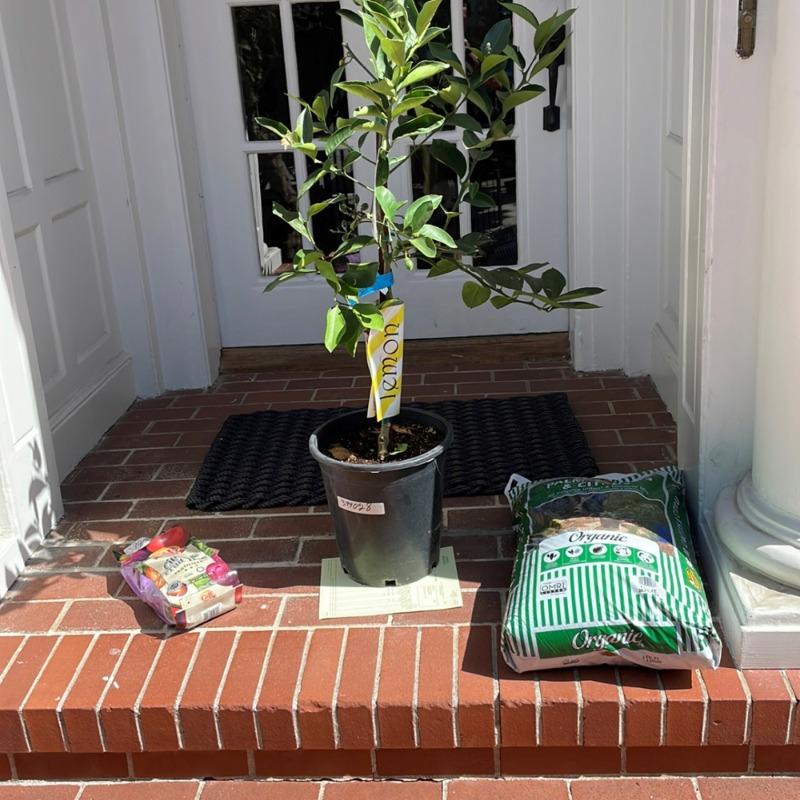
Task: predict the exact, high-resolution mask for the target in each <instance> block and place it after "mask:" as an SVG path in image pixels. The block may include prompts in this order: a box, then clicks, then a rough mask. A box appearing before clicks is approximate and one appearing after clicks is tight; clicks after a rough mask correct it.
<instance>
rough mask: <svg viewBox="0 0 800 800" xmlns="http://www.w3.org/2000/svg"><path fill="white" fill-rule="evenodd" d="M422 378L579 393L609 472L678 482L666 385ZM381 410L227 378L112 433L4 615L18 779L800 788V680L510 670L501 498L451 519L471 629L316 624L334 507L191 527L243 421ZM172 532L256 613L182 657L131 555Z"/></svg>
mask: <svg viewBox="0 0 800 800" xmlns="http://www.w3.org/2000/svg"><path fill="white" fill-rule="evenodd" d="M487 360H488V359H487ZM410 366H411V367H412V368H415V369H417V370H418V371H416V372H412V373H410V374H408V375H407V381H408V387H409V388H408V397H409V399H426V400H429V399H435V398H441V397H448V396H456V397H474V396H485V395H502V394H519V393H523V392H531V393H540V392H550V391H566V392H568V394H569V396H570V400H571V403H572V406H573V409H574V410H575V412H576V414H577V416H578V417H579V419H580V421H581V424H582V426H583V428H584V430H585V431H586V434H587V436H588V438H589V440H590V443H591V445H592V448H593V451H594V454H595V457H596V459H597V461H598V462H599V465H600V468H601V469H602V470H607V471H608V470H614V471H629V470H634V469H641V468H645V467H650V466H657V465H661V464H665V463H670V462H672V461H673V460H674V446H675V429H674V427H673V423H672V420H671V418H670V416H669V415H668V414H667V413H666V411H665V409H664V406H663V403H662V402H661V400H660V399H659V397H658V395H657V393H656V392H655V390H654V388H653V386H652V384H651V382H650V381H649V380H648V379H646V378H626V377H624V376H621V375H617V374H607V375H588V376H585V375H577V374H575V373H574V372H573V371H572V369H571V368H570V367H569V365H568V363H567V362H566V361H564V360H563V359H553V360H550V361H547V362H542V361H538V360H533V361H530V360H526V359H525V358H517V359H516V360H514V361H508V362H506V363H504V364H503V366H502V368H498V367H497V365H496V360H494V361H493V362H492V363H480V361H476V360H475V359H472V360H471V359H469V358H465V359H464V360H463V361H462V362H459V363H457V364H456V365H455V366H454V365H453V363H452V359H450V360H447V361H444V360H441V359H437V358H434V357H433V356H431V357H430V358H428V359H427V360H426V358H424V357H422V358H417V359H415V360H414V362H410ZM364 395H365V377H364V375H363V370H362V368H361V366H360V364H359V365H356V366H355V367H346V368H343V369H341V368H336V369H331V370H324V371H322V372H321V373H318V372H313V371H307V372H298V371H292V370H290V369H288V368H284V367H282V368H281V370H280V371H277V370H273V371H270V372H267V373H252V374H227V375H223V376H222V377H221V378H220V379H219V380H218V381H217V383H216V384H215V386H214V387H212V388H211V389H209V390H208V391H202V392H184V393H173V394H170V395H167V396H163V397H159V398H156V399H151V400H144V401H140V402H138V403H136V404H135V405H134V406H133V407H132V408H131V409H130V410H129V411H128V413H127V414H126V415H125V416H124V417H123V418H122V419H121V420H120V421H119V422H118V423H117V424H116V425H115V426H114V427H113V428H112V429H111V430H109V431H108V433H107V435H106V436H105V437H104V438H103V440H102V441H101V442H100V443H99V444H98V445H97V447H96V448H95V449H94V450H93V451H92V452H91V453H90V454H89V455H87V456H86V458H85V459H84V460H83V461H82V462H81V464H80V465H79V466H78V467H77V468H76V469H75V470H74V471H73V472H72V474H71V475H69V476H68V478H67V479H66V481H65V482H64V484H63V494H64V498H65V500H66V517H65V519H64V520H63V522H62V523H61V524H60V525H59V528H58V530H57V531H56V532H54V534H53V535H52V536H51V539H50V540H49V542H48V544H47V547H45V548H43V549H42V550H41V551H40V552H39V553H37V554H36V556H35V558H34V559H33V560H32V561H31V563H30V565H29V567H28V569H27V570H26V572H25V574H24V575H23V576H22V577H21V578H20V579H19V580H18V581H17V583H16V584H15V585H14V586H13V588H12V590H11V592H10V593H9V595H8V596H7V598H6V599H5V600H4V601H3V602H2V604H0V675H1V676H2V680H1V682H0V753H2V754H4V755H2V756H0V776H2V775H3V774H5V777H7V778H8V777H13V778H14V779H22V780H24V779H39V778H43V779H62V780H92V779H109V778H207V777H215V778H229V777H240V776H250V777H256V776H269V777H273V776H274V777H312V778H314V777H316V778H322V777H331V776H342V775H354V776H390V777H392V776H406V775H408V776H449V775H458V776H463V775H498V774H505V775H581V774H584V775H590V774H660V773H664V772H667V773H687V774H697V773H733V774H739V773H746V772H769V773H773V772H800V726H798V724H797V720H796V719H795V717H796V716H797V715H796V713H795V712H796V707H797V702H796V701H797V695H798V694H800V672H779V671H774V672H754V673H753V672H751V673H746V674H745V673H740V672H737V671H736V670H734V669H732V668H730V667H725V668H723V669H721V670H719V671H717V672H700V671H696V672H664V673H661V674H657V673H654V672H648V671H642V670H639V669H635V668H625V669H608V668H592V669H581V670H575V671H572V670H560V671H554V672H547V673H541V674H538V675H528V676H516V675H514V674H512V673H510V672H509V671H508V670H507V669H505V667H504V666H503V664H502V660H501V659H498V657H497V627H498V622H499V619H500V610H501V606H502V603H503V600H504V591H505V588H506V587H507V585H508V582H509V574H510V567H511V556H512V549H513V542H512V537H511V534H510V531H509V516H508V513H507V511H506V508H505V505H504V502H503V501H502V499H501V498H497V497H485V498H465V499H458V498H451V499H449V500H448V501H447V510H446V515H447V519H446V524H447V528H448V532H447V535H446V538H445V542H444V543H445V544H452V545H453V546H454V547H455V550H456V556H457V560H458V569H459V576H460V579H461V583H462V588H463V592H464V607H463V608H461V609H455V610H451V611H446V612H437V613H421V614H413V615H397V616H395V617H383V618H374V617H373V618H364V619H355V620H349V621H348V622H347V624H344V623H340V622H333V623H331V622H326V623H320V622H319V621H318V620H317V612H316V609H317V588H316V587H317V583H318V579H319V563H320V559H321V558H323V557H326V556H329V555H332V554H334V552H335V547H334V542H333V539H332V537H331V534H330V521H329V517H328V514H327V513H326V509H325V508H324V507H322V508H284V509H273V510H270V511H269V512H264V513H252V512H242V513H238V512H233V513H225V514H202V513H194V512H189V511H187V509H186V507H185V505H184V501H183V497H184V496H185V493H186V491H187V490H188V488H189V486H190V484H191V481H192V478H193V476H194V474H195V471H196V469H197V466H198V464H199V462H200V461H201V460H202V458H203V455H204V453H205V451H206V449H207V447H208V445H209V443H210V442H211V441H212V439H213V437H214V435H215V433H216V431H217V430H218V428H219V426H220V425H221V423H222V421H223V420H224V419H225V418H226V417H227V416H228V415H229V414H230V413H241V412H243V411H250V410H257V409H263V408H290V407H298V406H308V405H319V406H322V405H332V404H335V403H336V400H337V398H345V399H344V403H346V404H351V405H361V404H362V403H363V401H364ZM174 522H180V523H181V524H183V525H185V526H186V527H187V528H188V530H189V531H190V532H191V533H193V534H194V535H197V536H199V537H201V538H204V539H206V540H207V541H209V542H210V543H212V544H214V545H216V546H219V547H220V548H221V550H222V553H223V555H224V557H225V558H226V559H227V560H228V561H230V562H231V563H232V564H234V565H235V566H236V567H237V568H238V569H239V571H240V574H241V576H242V578H243V581H244V583H245V585H246V590H245V597H244V601H243V604H242V605H241V606H240V607H239V608H238V609H237V610H236V611H234V612H232V613H230V614H228V615H226V616H224V617H221V618H218V619H217V620H214V621H212V622H211V623H210V624H208V625H205V626H203V627H202V628H199V629H196V630H195V631H192V632H188V633H184V634H181V635H177V636H168V635H167V634H168V631H166V630H165V629H164V627H163V626H162V625H160V624H159V623H158V620H157V619H156V618H155V616H154V615H153V614H152V613H151V612H150V610H149V609H148V608H146V607H145V606H144V605H143V604H141V603H140V602H139V601H137V600H135V599H134V598H133V597H132V596H131V594H130V592H129V591H128V590H127V587H126V586H125V585H124V584H123V583H122V581H121V579H120V578H119V575H118V572H117V570H116V568H115V566H114V562H113V558H112V555H111V552H110V548H111V547H112V546H114V545H116V544H120V543H122V542H125V541H128V540H130V539H131V538H134V537H137V536H141V535H144V534H153V533H155V532H157V531H158V530H161V529H163V528H164V527H165V526H167V525H170V524H172V523H174ZM558 785H561V784H553V786H558ZM684 785H685V782H684ZM793 785H794V784H793ZM437 786H439V784H437ZM92 791H94V790H92ZM214 791H216V790H214ZM341 791H343V790H340V789H338V788H335V787H333V786H331V787H330V788H328V789H326V790H325V795H324V796H325V797H326V798H336V797H339V796H342V797H343V798H344V797H349V796H350V795H343V794H341ZM459 791H461V790H459ZM65 796H66V795H65ZM93 796H94V795H92V794H91V793H89V794H86V793H84V795H83V797H84V798H86V797H93ZM98 796H99V795H98ZM211 796H215V797H216V796H220V797H221V796H222V795H216V794H213V795H212V794H211V793H209V790H206V793H205V794H204V795H203V797H211ZM287 796H288V795H287ZM298 796H300V795H298ZM315 796H316V795H315ZM352 796H353V797H355V796H356V795H352ZM448 796H449V798H450V800H452V797H453V796H456V797H459V796H462V795H454V794H453V793H452V790H451V792H450V794H449V795H448ZM463 796H464V797H466V796H467V795H463ZM555 796H557V795H555ZM577 796H579V795H575V792H574V790H573V797H577ZM654 796H655V795H654ZM668 796H669V797H671V796H672V795H668ZM675 796H676V797H677V796H679V795H675ZM709 796H713V795H709ZM2 797H3V795H2V794H0V798H2Z"/></svg>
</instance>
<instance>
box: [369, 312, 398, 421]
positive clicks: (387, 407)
mask: <svg viewBox="0 0 800 800" xmlns="http://www.w3.org/2000/svg"><path fill="white" fill-rule="evenodd" d="M405 310H406V307H405V305H404V304H403V303H402V301H400V300H390V301H388V302H387V303H385V304H384V305H383V307H382V308H381V314H383V322H384V325H383V330H382V331H370V332H369V336H368V337H367V363H368V364H369V375H370V381H371V386H370V393H369V408H368V410H367V416H368V417H376V418H377V420H378V422H380V421H381V420H382V419H383V418H384V417H394V416H397V414H399V413H400V396H401V393H402V389H403V335H404V323H405Z"/></svg>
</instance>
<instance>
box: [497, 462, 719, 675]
mask: <svg viewBox="0 0 800 800" xmlns="http://www.w3.org/2000/svg"><path fill="white" fill-rule="evenodd" d="M506 497H507V498H508V501H509V503H510V504H511V510H512V513H513V515H514V529H515V530H516V532H517V555H516V559H515V561H514V573H513V576H512V579H511V591H510V593H509V597H508V605H507V606H506V612H505V617H504V619H503V637H502V649H503V656H504V658H505V660H506V662H507V663H508V665H509V666H510V667H511V668H512V669H514V670H516V671H517V672H525V671H526V670H532V669H549V668H554V667H567V666H574V665H586V664H622V663H627V662H633V663H634V664H639V665H641V666H645V667H654V668H656V669H687V668H693V667H717V666H719V659H720V652H721V644H720V640H719V636H718V635H717V632H716V631H715V630H714V625H713V623H712V620H711V612H710V610H709V608H708V601H707V600H706V595H705V592H704V590H703V584H702V582H701V581H700V577H699V575H698V572H697V567H696V562H695V555H694V550H693V548H692V542H691V537H690V534H689V520H688V516H687V513H686V507H685V505H684V499H683V481H682V476H681V473H680V472H679V471H678V470H677V469H675V468H674V467H666V468H664V469H654V470H650V471H648V472H641V473H635V474H631V475H605V476H601V477H597V478H561V479H558V480H547V481H536V482H531V481H528V480H526V479H525V478H522V477H521V476H519V475H512V477H511V480H510V481H509V482H508V486H507V487H506Z"/></svg>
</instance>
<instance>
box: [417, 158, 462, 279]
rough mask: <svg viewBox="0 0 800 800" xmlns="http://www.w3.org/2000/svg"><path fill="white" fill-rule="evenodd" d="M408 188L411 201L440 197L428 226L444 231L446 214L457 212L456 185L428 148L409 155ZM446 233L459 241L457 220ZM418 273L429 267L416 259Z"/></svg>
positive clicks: (459, 234) (451, 173)
mask: <svg viewBox="0 0 800 800" xmlns="http://www.w3.org/2000/svg"><path fill="white" fill-rule="evenodd" d="M410 161H411V185H412V194H413V196H414V199H416V198H417V197H422V196H423V195H425V194H440V195H442V204H441V206H440V207H439V208H437V209H436V211H434V212H433V216H432V217H431V219H430V223H431V225H438V226H439V227H440V228H444V227H445V226H446V225H447V222H446V218H445V214H444V212H445V210H446V211H458V208H457V207H456V200H457V199H458V184H457V182H456V177H455V174H454V173H453V171H452V170H450V169H448V168H447V167H445V166H444V164H441V163H439V162H438V161H437V160H436V159H435V158H433V156H432V155H431V152H430V147H420V148H418V149H417V150H416V151H414V153H413V154H412V155H411V159H410ZM446 229H447V231H448V233H449V234H450V235H451V236H452V237H453V238H454V239H458V237H459V236H461V232H460V225H459V222H458V217H454V218H453V219H452V220H451V221H450V224H449V225H447V228H446ZM417 267H418V268H419V269H430V268H431V264H430V263H428V262H427V261H425V259H424V258H421V257H418V258H417Z"/></svg>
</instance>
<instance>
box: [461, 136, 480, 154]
mask: <svg viewBox="0 0 800 800" xmlns="http://www.w3.org/2000/svg"><path fill="white" fill-rule="evenodd" d="M462 141H463V142H464V145H465V146H466V148H467V150H472V149H474V148H475V147H480V146H481V145H482V144H483V139H481V138H480V137H479V136H478V134H477V133H473V132H472V131H464V135H463V137H462Z"/></svg>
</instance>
